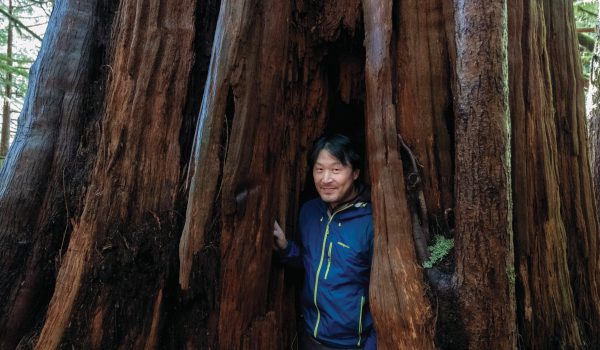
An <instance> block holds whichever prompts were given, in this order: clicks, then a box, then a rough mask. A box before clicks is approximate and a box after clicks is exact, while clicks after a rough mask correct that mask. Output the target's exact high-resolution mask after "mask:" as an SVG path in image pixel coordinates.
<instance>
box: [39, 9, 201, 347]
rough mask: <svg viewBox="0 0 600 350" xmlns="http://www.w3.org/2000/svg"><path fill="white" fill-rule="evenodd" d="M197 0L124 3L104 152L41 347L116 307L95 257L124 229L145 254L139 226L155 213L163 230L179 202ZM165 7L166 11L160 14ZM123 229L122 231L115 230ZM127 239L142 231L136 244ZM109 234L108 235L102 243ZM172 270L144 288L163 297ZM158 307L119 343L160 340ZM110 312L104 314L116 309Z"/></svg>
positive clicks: (145, 344)
mask: <svg viewBox="0 0 600 350" xmlns="http://www.w3.org/2000/svg"><path fill="white" fill-rule="evenodd" d="M194 5H195V4H194V2H193V1H187V2H182V1H180V2H177V3H170V5H169V4H167V3H166V2H164V1H159V0H157V1H152V2H150V3H146V4H145V5H144V6H142V7H140V6H138V4H137V2H136V1H124V2H122V3H121V5H120V8H119V10H118V14H119V15H118V17H117V19H116V23H115V32H114V34H113V35H114V40H115V42H116V43H117V45H116V46H115V49H114V53H113V56H112V57H113V59H112V64H111V68H112V74H111V76H110V85H109V87H108V94H107V98H106V111H105V112H104V115H103V122H102V127H101V130H102V131H101V134H100V141H99V145H100V146H99V150H98V158H97V161H96V164H95V165H94V168H93V171H92V174H91V179H90V185H89V187H88V189H87V194H86V198H85V202H84V203H85V204H84V206H83V210H82V214H81V217H79V218H77V219H76V220H75V222H74V224H73V233H72V235H71V239H70V241H69V246H68V249H67V252H66V254H65V256H64V258H63V260H62V264H61V267H60V270H59V274H58V276H57V282H56V288H55V290H54V295H53V296H52V300H51V301H50V304H49V306H48V312H47V316H46V321H45V323H44V327H43V328H42V331H41V334H40V336H39V339H38V341H37V344H36V348H37V349H54V348H57V347H58V345H59V344H60V341H61V339H62V336H63V334H64V332H65V330H66V328H67V326H68V324H69V323H70V319H71V318H72V313H73V312H76V313H79V314H80V315H85V312H89V311H91V310H95V311H94V313H95V314H100V315H102V314H104V313H105V312H110V311H109V310H105V308H106V307H107V305H106V304H105V300H106V298H110V295H111V294H112V293H115V292H116V291H118V290H119V289H121V288H119V287H117V288H114V289H112V288H111V286H110V283H107V284H105V283H100V284H99V285H96V286H94V287H92V285H95V284H96V283H97V282H96V283H95V282H94V281H93V280H90V279H89V278H86V276H87V275H88V274H89V273H90V272H91V271H93V267H94V265H95V264H99V265H101V264H102V263H103V261H104V260H105V259H107V258H108V257H107V255H110V249H112V246H111V244H114V243H112V242H111V240H110V238H112V237H111V236H112V235H116V236H117V238H121V239H123V240H124V241H125V246H126V248H127V249H131V253H130V254H134V256H135V254H136V253H137V252H136V251H139V250H140V249H143V246H141V244H140V242H143V239H138V240H136V239H135V237H134V235H132V234H131V233H129V232H132V231H134V230H135V229H136V226H137V225H142V224H145V223H147V222H148V221H150V220H148V219H149V218H152V217H154V218H155V219H156V220H155V223H154V225H155V227H156V228H155V229H156V231H158V232H159V234H160V232H161V231H162V230H161V222H160V217H163V218H165V217H166V218H168V217H171V216H172V215H173V214H172V213H169V211H170V210H172V209H173V208H174V201H175V198H176V195H177V191H178V181H179V178H180V173H179V171H180V170H179V169H180V168H179V161H180V160H179V157H180V151H179V147H178V145H177V143H174V142H173V140H176V139H177V137H178V135H179V132H180V126H181V123H182V111H183V108H184V103H185V96H186V91H187V81H188V79H187V77H188V75H189V73H190V69H191V63H192V51H191V49H192V40H193V38H194V22H193V17H192V16H182V15H183V14H189V13H191V12H193V10H194ZM159 9H160V16H155V14H156V13H158V11H159ZM132 18H134V19H135V20H134V21H131V20H130V19H132ZM143 67H151V68H150V69H146V68H144V69H142V68H143ZM140 126H143V127H140ZM133 189H136V190H133ZM154 225H153V226H154ZM115 229H116V231H117V232H116V233H113V232H114V231H112V230H115ZM122 230H123V231H124V232H123V231H122ZM111 231H112V232H111ZM119 231H122V232H119ZM127 231H129V232H127ZM163 234H165V233H163ZM119 235H120V236H121V237H119ZM107 238H108V239H107ZM127 239H130V240H133V241H132V242H131V244H132V245H131V246H129V243H128V242H127ZM155 239H156V241H158V240H159V239H160V237H156V238H155ZM101 243H104V244H102V245H100V247H99V246H98V245H99V244H101ZM159 254H160V253H159ZM165 268H166V267H165ZM166 272H167V271H160V270H159V271H157V276H155V277H154V278H153V279H150V280H149V281H147V283H148V284H147V285H146V287H145V288H146V290H144V291H142V293H139V294H138V296H137V297H138V298H150V300H148V301H149V305H153V304H156V303H158V305H159V303H160V298H159V299H156V300H155V298H156V295H160V293H161V292H159V289H160V287H161V286H162V285H163V284H164V275H165V274H166ZM86 280H87V281H88V282H87V283H84V282H85V281H86ZM82 285H85V286H87V287H88V288H89V287H92V289H91V290H90V289H86V290H84V292H86V293H85V294H83V296H82V295H80V294H81V293H80V288H81V286H82ZM148 289H150V290H148ZM92 290H93V292H92ZM85 297H87V298H89V299H90V300H91V303H90V304H88V306H87V310H82V309H81V308H76V307H75V302H76V300H85V299H86V298H85ZM158 305H157V306H155V308H156V307H159V306H158ZM90 307H91V309H90ZM151 310H152V307H151V308H141V309H139V310H136V311H137V312H140V313H141V314H143V313H144V312H147V313H148V316H147V317H148V318H142V320H141V322H140V323H131V324H130V325H129V326H128V329H127V330H124V331H123V333H124V335H123V337H122V339H118V340H117V341H116V344H115V345H120V346H125V345H126V344H135V346H134V347H142V346H143V347H147V348H155V347H156V344H152V343H149V342H152V341H153V340H154V341H155V340H156V339H155V338H153V337H149V334H152V324H153V323H154V321H151V318H150V317H151V315H152V311H151ZM82 313H83V314H82ZM107 316H108V315H106V316H104V317H103V319H102V320H101V322H102V323H105V322H107V320H109V319H110V318H109V317H107ZM80 326H81V325H80ZM96 328H97V329H100V326H96ZM102 328H104V326H102ZM92 329H93V328H92ZM80 331H81V330H80ZM93 334H94V332H91V335H93ZM93 338H94V337H92V339H93Z"/></svg>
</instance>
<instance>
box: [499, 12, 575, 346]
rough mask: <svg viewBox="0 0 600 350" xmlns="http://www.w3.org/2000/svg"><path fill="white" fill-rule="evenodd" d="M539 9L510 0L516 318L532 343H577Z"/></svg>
mask: <svg viewBox="0 0 600 350" xmlns="http://www.w3.org/2000/svg"><path fill="white" fill-rule="evenodd" d="M540 9H541V4H540V3H539V2H538V3H532V4H522V3H521V2H509V18H510V19H511V21H510V23H509V28H510V32H509V33H510V34H509V35H510V36H509V37H510V40H509V43H510V47H509V50H510V52H511V53H512V54H511V56H510V57H511V62H510V82H511V112H512V115H513V117H512V122H513V124H512V130H513V135H514V137H513V144H514V147H515V149H516V150H520V151H519V152H514V157H513V169H514V170H513V174H514V193H515V197H514V203H515V207H514V212H515V220H514V223H515V226H514V228H515V245H516V251H515V255H516V264H517V272H518V277H519V278H518V284H517V291H518V293H517V297H518V300H519V302H518V307H519V313H518V314H519V324H520V331H521V336H522V337H523V343H524V344H528V346H529V347H531V348H540V349H543V348H556V347H566V348H580V347H582V346H583V343H582V337H581V333H580V327H579V325H578V322H577V316H576V308H575V299H574V295H573V289H572V286H571V283H570V272H569V267H568V255H569V254H568V251H567V240H568V239H567V237H568V236H569V234H570V232H572V227H569V226H567V225H566V222H565V218H564V216H563V213H562V208H561V207H562V206H563V204H562V202H563V198H562V195H561V191H560V189H561V186H562V185H561V182H562V181H561V178H560V173H559V163H560V160H559V157H560V154H561V153H563V152H564V150H562V149H561V148H560V147H557V137H558V133H559V129H560V125H557V124H556V114H555V113H556V109H555V105H554V103H555V101H554V97H553V89H554V87H553V86H552V84H551V80H552V78H551V70H550V63H551V61H552V58H551V57H550V54H551V53H550V51H549V50H548V48H547V40H548V36H549V35H550V31H549V28H548V23H547V22H546V21H545V20H544V18H545V17H546V16H545V11H543V10H542V11H540ZM561 35H564V34H561ZM540 149H542V150H544V152H543V154H540V152H539V151H538V150H540ZM547 276H552V278H546V277H547Z"/></svg>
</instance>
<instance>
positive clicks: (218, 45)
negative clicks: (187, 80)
mask: <svg viewBox="0 0 600 350" xmlns="http://www.w3.org/2000/svg"><path fill="white" fill-rule="evenodd" d="M250 6H251V4H250V1H245V2H243V3H237V4H235V5H234V4H232V3H231V2H230V1H227V0H224V1H223V2H222V3H221V9H220V12H219V19H218V21H217V28H216V30H215V38H214V41H213V50H212V56H211V63H210V65H209V71H208V77H207V80H206V84H205V88H204V95H203V97H202V106H201V108H200V116H199V119H198V125H197V128H196V137H195V140H194V146H193V153H192V158H191V160H190V165H189V169H190V171H189V174H188V181H189V184H190V185H189V186H190V191H189V197H188V205H187V210H186V221H185V226H184V228H183V233H182V236H181V240H180V243H179V260H180V267H179V283H180V285H181V288H182V289H187V288H188V287H189V278H190V273H191V269H192V260H193V256H194V254H195V253H197V252H198V251H199V250H200V249H201V248H202V244H203V242H204V237H205V234H206V232H205V230H206V229H207V225H208V222H209V218H211V216H212V212H213V211H212V210H213V202H214V200H215V196H216V192H217V185H218V184H217V179H218V178H219V173H220V172H221V167H222V164H221V160H220V155H221V152H222V150H220V149H219V148H220V140H221V133H222V128H223V124H224V119H223V116H224V114H225V109H226V103H227V94H228V92H229V85H230V80H231V74H232V69H233V68H234V65H235V63H236V62H237V60H238V59H239V58H238V48H239V46H240V40H241V39H240V37H241V35H242V34H243V33H245V32H246V31H247V29H248V23H249V16H248V13H249V12H248V11H250V10H249V7H250Z"/></svg>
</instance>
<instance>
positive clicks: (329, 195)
mask: <svg viewBox="0 0 600 350" xmlns="http://www.w3.org/2000/svg"><path fill="white" fill-rule="evenodd" d="M358 174H359V170H358V169H352V166H351V165H350V164H347V165H344V164H342V162H341V161H340V160H339V159H337V158H336V157H334V156H333V155H332V154H331V153H329V151H328V150H326V149H323V150H321V152H319V156H318V157H317V160H316V161H315V165H314V166H313V179H314V181H315V187H316V188H317V192H319V196H321V199H322V200H323V201H324V202H325V203H329V205H330V206H331V207H332V208H335V207H336V206H337V205H338V204H340V203H344V202H346V201H349V200H350V199H352V197H354V195H355V194H356V192H355V188H354V180H356V179H357V178H358Z"/></svg>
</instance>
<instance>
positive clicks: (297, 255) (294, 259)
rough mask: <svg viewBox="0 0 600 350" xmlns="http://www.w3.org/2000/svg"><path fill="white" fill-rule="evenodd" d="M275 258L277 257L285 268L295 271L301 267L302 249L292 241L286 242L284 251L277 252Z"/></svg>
mask: <svg viewBox="0 0 600 350" xmlns="http://www.w3.org/2000/svg"><path fill="white" fill-rule="evenodd" d="M277 256H278V257H279V261H281V262H282V263H284V264H285V265H287V266H290V267H293V268H295V269H301V268H302V267H303V266H302V247H301V246H300V245H299V244H298V243H296V242H294V241H292V240H288V246H287V247H286V248H285V249H283V250H278V251H277Z"/></svg>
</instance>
